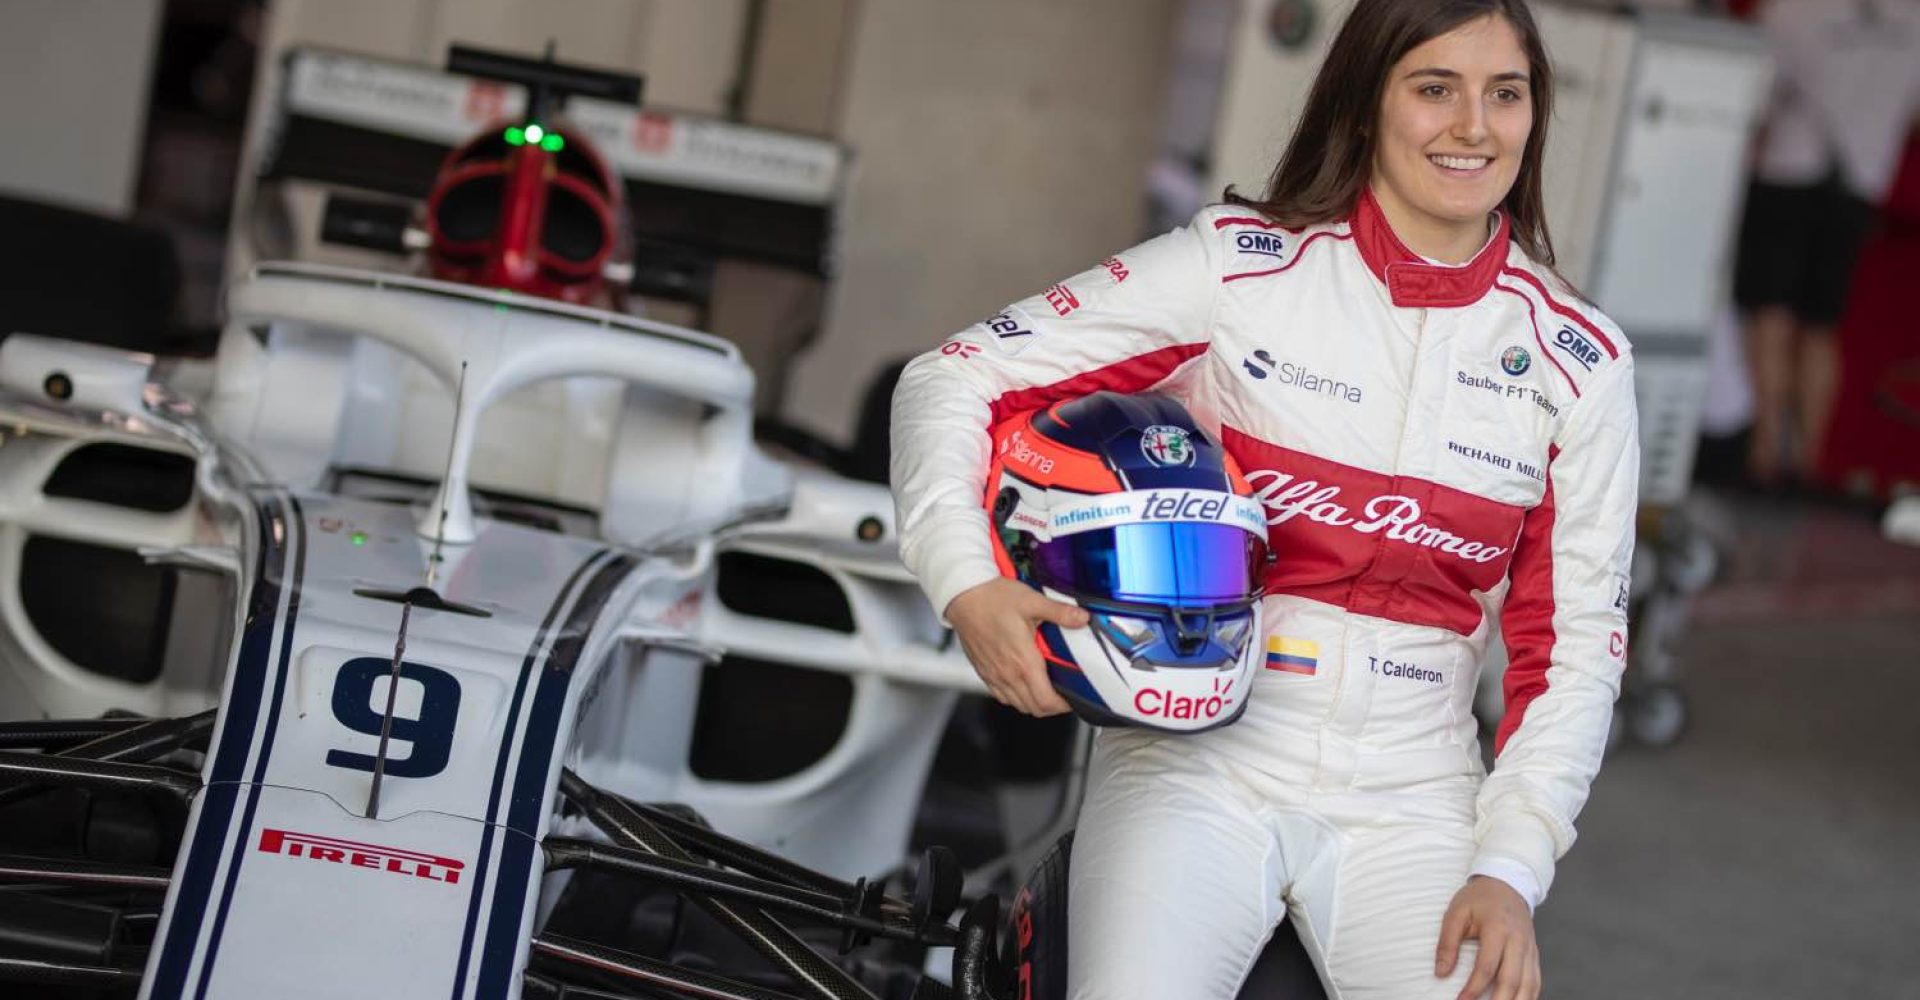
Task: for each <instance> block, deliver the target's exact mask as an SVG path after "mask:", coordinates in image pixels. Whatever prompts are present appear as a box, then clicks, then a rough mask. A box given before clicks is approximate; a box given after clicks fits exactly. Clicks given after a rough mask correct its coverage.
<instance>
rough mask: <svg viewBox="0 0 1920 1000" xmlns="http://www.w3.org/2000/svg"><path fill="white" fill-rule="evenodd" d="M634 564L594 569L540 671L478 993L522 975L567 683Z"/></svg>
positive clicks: (618, 561) (620, 560)
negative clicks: (526, 920) (519, 962)
mask: <svg viewBox="0 0 1920 1000" xmlns="http://www.w3.org/2000/svg"><path fill="white" fill-rule="evenodd" d="M633 565H634V558H633V557H632V556H630V555H621V556H619V557H617V558H615V559H612V560H609V561H608V562H607V563H606V564H605V565H604V566H602V567H601V568H600V569H599V570H598V571H597V572H596V573H595V574H594V576H593V580H592V582H590V583H588V584H587V585H586V587H585V589H583V590H582V591H581V593H580V600H579V601H578V602H576V603H575V604H574V606H573V610H572V612H570V613H569V614H568V615H567V624H566V627H565V628H563V629H562V630H561V631H560V634H559V637H558V638H557V639H555V640H554V643H553V653H552V655H551V656H549V657H547V662H546V667H545V669H543V670H542V671H541V672H540V683H539V686H538V687H537V688H536V689H535V692H534V696H533V710H532V711H531V712H529V713H528V718H527V735H526V739H525V740H524V741H522V746H521V751H520V766H519V769H518V771H517V772H516V774H515V775H514V779H513V794H512V795H511V796H510V797H509V799H508V806H507V822H506V826H507V830H508V834H507V840H506V842H505V844H504V845H503V846H502V847H501V851H500V876H499V881H498V885H497V886H496V888H495V889H494V894H493V907H492V911H491V913H490V914H489V916H488V920H487V939H486V943H485V945H484V946H483V947H482V948H481V953H480V976H479V979H478V982H477V989H476V991H475V995H476V996H482V997H495V996H499V997H504V996H506V995H507V993H508V990H509V987H510V986H511V985H512V982H513V980H514V978H515V977H516V976H518V975H519V970H518V969H516V968H514V959H515V957H516V956H517V955H518V954H519V949H520V943H521V939H522V937H523V935H524V933H525V929H524V928H523V927H522V926H521V919H522V915H523V914H524V913H525V911H526V901H527V891H528V889H529V887H530V885H531V883H532V882H533V881H534V879H535V878H536V877H537V872H536V871H535V865H534V858H535V856H536V855H535V851H534V848H535V847H536V846H538V845H537V842H536V840H535V838H536V837H538V836H539V834H540V815H541V807H542V806H543V805H544V804H545V802H546V797H547V791H548V777H549V773H550V771H551V769H552V764H553V757H554V754H555V752H556V751H558V750H559V745H558V744H559V738H560V733H559V728H560V719H561V716H562V715H563V714H565V708H566V703H567V697H566V695H567V688H568V686H569V685H570V684H571V683H572V682H573V670H574V667H575V666H577V665H578V662H579V659H580V653H581V651H582V649H583V648H584V647H585V646H586V640H587V636H588V633H590V632H591V631H592V629H593V626H594V623H595V622H596V621H597V620H598V619H599V617H600V612H601V611H602V610H604V609H605V608H606V604H607V601H608V599H610V598H611V597H612V596H613V592H614V590H615V589H616V588H617V587H618V585H619V583H620V581H621V580H623V579H625V578H626V575H627V573H628V572H629V571H630V570H631V569H632V568H633Z"/></svg>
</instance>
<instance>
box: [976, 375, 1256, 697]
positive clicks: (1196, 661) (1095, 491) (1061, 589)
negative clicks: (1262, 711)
mask: <svg viewBox="0 0 1920 1000" xmlns="http://www.w3.org/2000/svg"><path fill="white" fill-rule="evenodd" d="M993 453H994V459H993V467H992V469H991V470H990V474H989V476H988V478H987V492H986V503H987V506H988V509H989V511H990V513H991V516H992V521H993V529H994V558H995V559H996V561H997V562H998V563H999V565H1000V570H1001V572H1002V573H1004V574H1005V575H1007V576H1009V577H1012V578H1014V579H1017V580H1019V581H1021V582H1023V583H1025V584H1027V585H1028V586H1031V587H1033V588H1035V589H1037V590H1039V591H1041V592H1042V593H1044V594H1046V595H1047V596H1048V597H1051V598H1053V599H1055V600H1060V601H1066V602H1069V603H1075V604H1078V605H1080V606H1081V607H1083V608H1085V609H1086V610H1087V612H1088V614H1089V616H1090V623H1089V624H1088V625H1087V626H1085V627H1083V628H1072V629H1063V628H1060V627H1059V626H1056V625H1053V624H1043V625H1042V626H1041V627H1040V628H1039V630H1038V632H1037V634H1036V636H1035V642H1036V643H1037V644H1038V645H1039V647H1040V653H1041V655H1042V656H1043V657H1044V658H1045V660H1046V664H1047V673H1048V676H1049V678H1050V679H1051V680H1052V682H1053V686H1054V689H1055V690H1057V691H1059V692H1060V694H1061V696H1062V697H1064V698H1065V699H1066V700H1067V703H1068V704H1069V705H1072V706H1073V709H1074V711H1075V713H1076V714H1078V715H1079V716H1080V717H1081V718H1082V719H1085V720H1086V721H1087V722H1089V723H1092V724H1094V725H1108V726H1115V725H1118V726H1141V727H1146V728H1151V729H1161V730H1168V731H1175V732H1197V731H1200V730H1204V729H1212V728H1215V727H1217V726H1223V725H1226V724H1227V723H1229V722H1232V721H1233V720H1234V719H1236V718H1238V717H1239V715H1240V712H1241V711H1242V710H1243V709H1244V708H1245V707H1246V698H1247V689H1248V686H1249V684H1250V683H1251V680H1252V677H1253V674H1254V671H1255V670H1256V668H1257V666H1258V661H1257V654H1258V647H1259V643H1258V641H1257V640H1258V639H1259V636H1260V634H1261V630H1260V596H1261V589H1260V588H1261V583H1260V581H1261V577H1262V574H1263V572H1264V570H1265V567H1266V563H1267V558H1268V557H1267V542H1266V539H1267V519H1266V511H1265V510H1264V508H1262V507H1261V505H1260V503H1259V502H1258V501H1256V500H1254V499H1253V498H1252V497H1251V496H1250V495H1249V494H1250V493H1251V492H1252V490H1251V489H1250V488H1249V487H1248V486H1247V482H1246V479H1245V478H1244V477H1243V476H1242V475H1241V473H1240V469H1239V467H1238V466H1237V465H1236V464H1235V463H1234V460H1233V458H1232V456H1230V455H1228V454H1227V453H1226V450H1225V449H1223V448H1222V447H1221V446H1220V445H1219V444H1218V443H1217V442H1215V441H1214V440H1213V438H1212V437H1210V436H1209V435H1207V434H1206V432H1205V431H1203V430H1201V429H1200V427H1199V426H1198V425H1196V424H1195V423H1194V420H1193V418H1192V417H1191V416H1190V415H1189V414H1188V413H1187V411H1186V409H1185V408H1184V407H1182V406H1181V405H1180V404H1179V403H1177V402H1174V401H1173V400H1172V399H1169V398H1167V397H1165V396H1160V395H1157V394H1151V393H1142V394H1137V395H1121V394H1118V393H1111V392H1101V393H1096V394H1094V395H1091V396H1087V397H1084V398H1082V399H1077V400H1073V401H1071V402H1065V403H1060V404H1057V405H1055V406H1052V407H1049V408H1047V409H1045V410H1036V411H1032V412H1029V413H1025V414H1021V415H1019V416H1016V417H1012V418H1009V419H1007V420H1005V421H1003V422H1002V423H1001V424H1000V425H999V426H998V427H996V428H995V429H994V452H993Z"/></svg>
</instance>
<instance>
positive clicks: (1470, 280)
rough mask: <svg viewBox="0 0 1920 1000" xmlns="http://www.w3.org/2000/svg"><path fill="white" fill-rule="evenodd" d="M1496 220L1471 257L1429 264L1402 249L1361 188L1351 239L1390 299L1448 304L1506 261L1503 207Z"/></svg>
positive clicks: (1473, 292) (1461, 300)
mask: <svg viewBox="0 0 1920 1000" xmlns="http://www.w3.org/2000/svg"><path fill="white" fill-rule="evenodd" d="M1496 215H1497V217H1498V218H1499V220H1500V222H1499V224H1498V227H1497V228H1496V229H1495V230H1494V233H1493V238H1491V239H1489V240H1487V245H1486V246H1484V247H1481V248H1480V252H1479V253H1477V254H1475V255H1474V257H1473V259H1472V260H1470V261H1468V262H1466V263H1465V264H1462V265H1459V266H1458V267H1448V266H1447V265H1445V264H1429V263H1427V262H1426V261H1425V260H1423V259H1421V257H1420V255H1419V254H1417V253H1414V252H1413V251H1412V250H1409V249H1407V245H1406V244H1405V243H1402V242H1400V237H1399V236H1398V235H1396V234H1395V233H1394V231H1393V227H1392V226H1389V225H1388V224H1387V217H1386V215H1385V214H1384V213H1382V212H1381V211H1380V203H1379V202H1377V201H1374V200H1373V190H1372V189H1371V188H1367V187H1362V188H1361V189H1360V201H1359V204H1357V205H1355V206H1354V209H1353V218H1352V219H1351V220H1349V222H1350V224H1351V225H1352V227H1353V240H1354V243H1355V244H1356V245H1358V246H1359V247H1360V259H1362V260H1364V261H1366V262H1367V270H1369V271H1372V272H1373V276H1374V277H1376V278H1379V279H1380V281H1381V282H1382V283H1383V284H1385V285H1386V286H1387V292H1388V294H1390V295H1391V296H1393V304H1394V305H1396V306H1405V307H1409V308H1427V307H1437V308H1443V309H1445V308H1453V307H1457V306H1465V305H1472V304H1473V303H1475V302H1478V301H1479V300H1480V297H1481V296H1482V295H1485V294H1487V289H1489V288H1492V287H1493V279H1494V278H1495V277H1498V276H1499V274H1500V269H1501V268H1502V267H1504V266H1506V263H1507V239H1508V232H1509V230H1508V225H1507V213H1505V212H1499V213H1496Z"/></svg>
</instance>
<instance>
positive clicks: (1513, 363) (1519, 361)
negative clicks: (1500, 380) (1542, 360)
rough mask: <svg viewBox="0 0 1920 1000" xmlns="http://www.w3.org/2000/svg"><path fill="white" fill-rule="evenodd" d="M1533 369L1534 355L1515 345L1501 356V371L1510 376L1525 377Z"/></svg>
mask: <svg viewBox="0 0 1920 1000" xmlns="http://www.w3.org/2000/svg"><path fill="white" fill-rule="evenodd" d="M1531 367H1533V355H1531V354H1528V353H1527V349H1526V348H1524V347H1521V346H1520V345H1519V344H1515V345H1513V346H1512V347H1509V348H1507V349H1506V350H1505V351H1502V352H1501V354H1500V370H1501V371H1503V372H1506V373H1507V374H1509V375H1525V374H1526V373H1527V369H1529V368H1531Z"/></svg>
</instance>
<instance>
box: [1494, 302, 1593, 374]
mask: <svg viewBox="0 0 1920 1000" xmlns="http://www.w3.org/2000/svg"><path fill="white" fill-rule="evenodd" d="M1493 287H1495V288H1498V289H1500V290H1501V291H1503V292H1506V293H1507V294H1508V295H1512V296H1515V297H1517V298H1519V300H1520V301H1522V302H1525V303H1526V304H1527V318H1528V320H1529V321H1530V322H1531V323H1532V325H1533V342H1534V343H1536V344H1539V345H1540V356H1541V357H1543V358H1546V359H1547V361H1548V362H1549V363H1551V364H1552V365H1553V367H1554V369H1555V370H1557V371H1558V372H1559V373H1560V377H1561V378H1563V379H1566V380H1567V388H1569V389H1572V390H1573V398H1575V399H1579V398H1580V383H1578V382H1575V381H1574V380H1573V376H1572V375H1570V374H1568V373H1567V366H1566V365H1563V364H1561V363H1560V359H1559V358H1556V357H1554V356H1553V352H1552V351H1550V350H1547V341H1546V338H1545V337H1542V336H1541V335H1540V313H1539V312H1538V311H1536V310H1535V309H1534V308H1533V300H1532V299H1530V298H1528V297H1527V293H1525V292H1523V291H1521V290H1520V289H1518V288H1515V287H1513V286H1512V285H1503V284H1501V283H1499V282H1498V281H1496V282H1494V283H1493Z"/></svg>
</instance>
